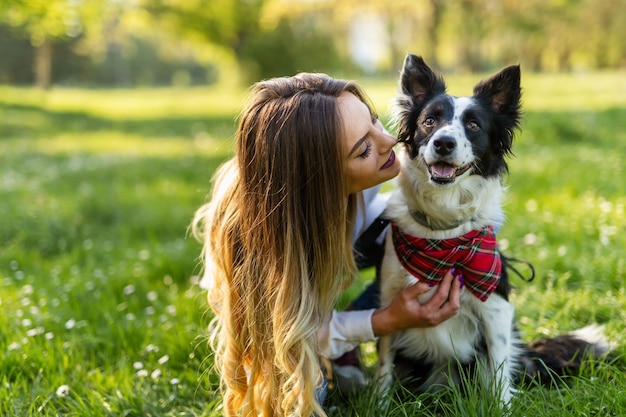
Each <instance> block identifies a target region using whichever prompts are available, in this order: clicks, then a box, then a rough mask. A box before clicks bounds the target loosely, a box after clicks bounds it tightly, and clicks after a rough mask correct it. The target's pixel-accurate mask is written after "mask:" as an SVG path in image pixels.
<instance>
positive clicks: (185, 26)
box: [139, 0, 265, 64]
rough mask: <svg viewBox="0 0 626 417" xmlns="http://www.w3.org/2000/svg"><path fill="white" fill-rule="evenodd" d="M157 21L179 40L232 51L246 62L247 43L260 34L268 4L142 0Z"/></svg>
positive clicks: (262, 1)
mask: <svg viewBox="0 0 626 417" xmlns="http://www.w3.org/2000/svg"><path fill="white" fill-rule="evenodd" d="M139 4H140V6H141V7H143V8H145V10H147V11H148V12H149V13H150V14H151V15H152V16H153V18H154V19H155V20H156V21H158V22H159V24H160V25H164V26H165V27H166V28H168V29H170V30H172V31H173V32H174V33H177V34H178V35H179V36H183V37H191V38H196V39H199V40H201V41H204V42H208V43H212V44H215V45H219V46H221V47H223V48H225V49H227V50H229V51H232V53H233V54H234V56H235V58H236V60H237V62H238V63H240V64H242V61H243V60H244V57H243V53H244V49H245V46H246V44H247V42H248V41H249V40H250V39H251V38H252V37H254V36H255V35H257V34H258V33H259V27H260V26H259V21H260V18H261V14H262V11H263V7H264V5H265V0H141V1H140V3H139Z"/></svg>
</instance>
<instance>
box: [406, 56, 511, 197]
mask: <svg viewBox="0 0 626 417" xmlns="http://www.w3.org/2000/svg"><path fill="white" fill-rule="evenodd" d="M400 88H401V92H400V95H399V97H397V99H396V109H395V111H396V115H395V117H396V122H397V124H398V141H399V142H401V143H404V145H405V146H406V150H407V154H408V156H409V158H410V159H411V160H414V161H415V162H417V163H419V164H422V165H423V168H424V169H426V170H428V175H429V177H430V181H431V182H432V183H434V184H436V185H441V186H444V185H447V184H452V183H454V182H455V181H457V180H460V179H462V178H464V177H466V176H470V175H481V176H484V177H493V176H498V175H501V174H502V173H504V172H506V171H507V164H506V161H505V156H506V155H507V154H509V153H510V152H511V145H512V142H513V135H514V133H515V130H516V129H517V128H518V127H519V120H520V117H521V111H520V97H521V88H520V68H519V66H510V67H507V68H505V69H503V70H502V71H500V72H499V73H498V74H496V75H494V76H493V77H491V78H489V79H487V80H483V81H481V82H480V83H478V84H477V85H476V86H475V87H474V95H473V96H471V97H455V96H451V95H449V94H446V85H445V83H444V81H443V79H442V78H441V77H440V76H439V75H437V74H435V73H434V72H433V71H432V70H431V69H430V68H429V67H428V65H426V63H425V62H424V60H423V59H422V58H421V57H418V56H416V55H412V54H408V55H407V57H406V59H405V61H404V67H403V69H402V73H401V77H400Z"/></svg>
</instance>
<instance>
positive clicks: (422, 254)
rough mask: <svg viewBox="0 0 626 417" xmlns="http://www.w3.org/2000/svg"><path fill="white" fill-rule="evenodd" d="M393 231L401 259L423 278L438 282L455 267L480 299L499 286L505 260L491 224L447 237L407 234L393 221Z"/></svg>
mask: <svg viewBox="0 0 626 417" xmlns="http://www.w3.org/2000/svg"><path fill="white" fill-rule="evenodd" d="M391 230H392V237H393V245H394V247H395V249H396V255H397V256H398V260H400V263H401V264H402V266H404V268H405V269H406V270H407V271H408V272H409V273H411V275H413V276H414V277H416V278H418V279H419V280H420V281H425V282H428V283H431V284H435V285H436V284H439V283H440V282H441V280H442V279H443V276H444V275H445V274H446V272H448V271H449V270H450V269H452V268H453V267H454V268H456V270H457V271H461V272H462V273H463V283H464V284H465V285H466V286H467V288H468V289H469V290H470V291H471V292H472V294H474V295H475V296H476V297H477V298H478V299H480V300H481V301H485V300H486V299H487V298H489V296H490V295H491V293H492V292H493V291H494V290H495V289H496V287H497V286H498V281H500V275H501V272H502V262H501V260H500V256H499V255H498V249H497V247H496V236H495V233H494V232H493V228H492V227H491V226H488V227H485V228H483V229H482V230H472V231H471V232H469V233H467V234H465V235H463V236H461V237H457V238H453V239H444V240H436V239H422V238H418V237H415V236H411V235H408V234H406V233H403V232H402V231H401V230H400V229H399V228H398V227H397V226H396V225H395V224H394V223H391Z"/></svg>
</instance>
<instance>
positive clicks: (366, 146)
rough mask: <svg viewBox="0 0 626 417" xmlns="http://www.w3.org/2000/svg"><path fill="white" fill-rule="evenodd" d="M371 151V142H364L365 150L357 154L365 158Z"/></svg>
mask: <svg viewBox="0 0 626 417" xmlns="http://www.w3.org/2000/svg"><path fill="white" fill-rule="evenodd" d="M371 152H372V144H371V143H366V144H365V150H364V151H363V152H362V153H360V154H359V158H363V159H365V158H367V157H368V156H370V153H371Z"/></svg>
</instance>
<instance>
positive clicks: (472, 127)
mask: <svg viewBox="0 0 626 417" xmlns="http://www.w3.org/2000/svg"><path fill="white" fill-rule="evenodd" d="M465 126H466V127H467V128H468V129H469V130H471V131H477V130H478V129H480V126H479V125H478V123H476V122H475V121H473V120H472V121H470V122H467V124H466V125H465Z"/></svg>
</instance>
